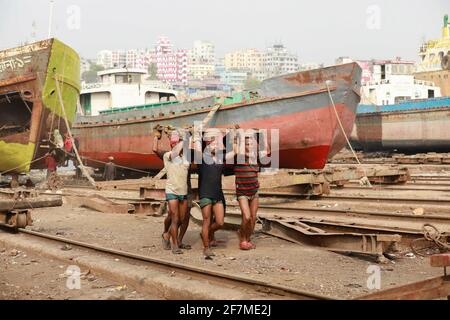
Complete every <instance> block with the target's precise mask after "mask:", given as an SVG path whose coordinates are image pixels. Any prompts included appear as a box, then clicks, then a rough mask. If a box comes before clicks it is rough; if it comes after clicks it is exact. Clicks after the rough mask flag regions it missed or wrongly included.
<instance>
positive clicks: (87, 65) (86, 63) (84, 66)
mask: <svg viewBox="0 0 450 320" xmlns="http://www.w3.org/2000/svg"><path fill="white" fill-rule="evenodd" d="M90 69H91V61H90V60H88V59H86V58H81V59H80V74H83V73H85V72H86V71H89V70H90Z"/></svg>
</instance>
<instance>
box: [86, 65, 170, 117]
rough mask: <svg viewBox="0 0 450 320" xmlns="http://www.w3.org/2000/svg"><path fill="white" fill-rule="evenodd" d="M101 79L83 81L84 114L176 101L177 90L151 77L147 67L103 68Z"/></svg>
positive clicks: (100, 74) (99, 75) (93, 114)
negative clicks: (90, 81) (91, 81)
mask: <svg viewBox="0 0 450 320" xmlns="http://www.w3.org/2000/svg"><path fill="white" fill-rule="evenodd" d="M97 75H98V78H99V82H96V83H83V85H82V87H81V94H80V104H81V108H82V111H83V114H84V115H89V116H96V115H99V114H100V113H101V112H107V111H114V109H120V108H123V107H133V106H140V105H146V104H153V103H159V102H163V101H176V100H177V97H176V95H177V91H175V90H172V88H171V87H170V85H167V84H164V83H163V82H162V81H158V80H147V79H146V77H147V76H148V73H147V71H146V70H142V69H135V68H116V69H108V70H103V71H99V72H98V73H97Z"/></svg>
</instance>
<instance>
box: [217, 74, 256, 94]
mask: <svg viewBox="0 0 450 320" xmlns="http://www.w3.org/2000/svg"><path fill="white" fill-rule="evenodd" d="M248 76H249V74H248V73H247V72H245V71H240V70H225V71H224V72H223V73H222V74H221V75H220V80H221V82H222V83H223V84H225V85H227V86H230V87H234V88H235V89H237V90H239V89H243V87H244V85H245V81H247V79H248Z"/></svg>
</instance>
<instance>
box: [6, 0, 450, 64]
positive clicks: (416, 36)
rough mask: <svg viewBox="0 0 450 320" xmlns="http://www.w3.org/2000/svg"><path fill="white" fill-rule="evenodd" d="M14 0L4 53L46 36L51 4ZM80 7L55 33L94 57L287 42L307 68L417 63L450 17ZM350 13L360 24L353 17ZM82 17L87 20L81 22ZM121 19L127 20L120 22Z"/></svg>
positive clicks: (62, 18) (358, 10) (61, 12)
mask: <svg viewBox="0 0 450 320" xmlns="http://www.w3.org/2000/svg"><path fill="white" fill-rule="evenodd" d="M6 2H7V0H0V3H2V4H3V6H2V7H3V8H4V10H2V13H1V15H2V17H1V18H2V19H0V33H1V36H0V37H1V39H2V43H0V49H1V48H6V47H13V46H16V45H18V44H19V43H20V42H24V41H30V38H31V34H32V33H33V32H35V34H36V35H35V38H36V39H42V38H46V34H47V27H48V11H49V9H48V8H49V1H47V0H36V1H26V0H19V1H15V2H14V3H11V2H10V1H8V2H9V3H8V4H6ZM73 3H74V1H72V2H71V1H68V0H56V1H55V7H54V19H53V35H54V36H56V37H58V38H60V39H61V40H62V41H64V42H66V43H68V44H69V45H71V46H73V47H74V48H75V49H76V50H77V51H78V52H79V53H80V55H81V56H83V57H85V58H89V59H93V58H95V56H96V53H97V52H98V51H100V50H102V49H111V50H114V49H122V48H123V49H134V48H149V47H151V46H152V45H153V43H154V42H155V40H156V39H157V37H158V36H159V35H167V36H168V37H170V38H171V39H172V40H173V43H174V44H175V45H176V47H179V48H190V47H191V45H192V43H193V42H194V41H195V40H198V39H201V40H208V41H211V42H213V43H214V44H215V46H216V52H217V56H221V57H223V56H224V55H225V53H227V52H230V51H234V50H238V49H241V48H257V49H264V48H266V47H268V46H270V45H272V44H275V43H280V42H281V43H283V44H284V45H285V46H286V47H288V48H290V49H291V50H292V51H293V52H294V53H296V54H298V57H299V61H300V62H317V63H322V62H323V63H326V64H331V63H333V62H334V59H335V58H337V57H339V56H350V57H352V58H355V59H371V58H391V57H394V56H401V57H402V58H403V59H407V60H414V61H417V60H418V57H417V51H418V46H419V45H420V43H421V42H422V40H424V39H432V38H436V37H438V36H439V34H440V27H441V20H442V16H443V15H444V14H445V13H448V12H449V11H450V4H449V3H448V1H445V0H442V1H441V0H435V1H432V2H429V3H428V4H427V8H426V12H424V7H423V6H421V5H420V3H421V1H417V0H416V1H406V0H399V1H395V3H392V2H388V1H386V0H380V1H376V2H373V1H366V0H364V1H352V4H351V5H348V6H346V7H343V5H342V2H330V1H316V2H315V3H308V4H306V3H304V2H301V1H288V0H286V1H281V2H280V3H277V6H273V5H272V3H273V2H271V1H258V2H255V1H247V2H243V3H239V4H238V3H237V2H235V1H228V2H226V3H217V4H215V5H214V8H212V7H211V5H210V4H209V2H206V1H189V2H188V1H178V0H172V1H167V2H164V3H159V2H158V3H150V4H149V3H142V2H136V1H134V0H130V1H128V2H127V4H126V10H124V7H121V6H120V5H117V3H118V2H106V1H103V0H98V1H95V2H94V1H89V2H88V1H85V0H82V1H76V2H75V7H73ZM133 4H135V5H134V6H133ZM77 8H78V9H77ZM130 8H131V9H130ZM137 9H139V10H137ZM77 10H78V11H77ZM119 11H120V14H119V13H118V12H119ZM350 11H351V12H350ZM153 12H156V13H155V14H153ZM161 12H169V13H170V14H168V15H164V14H160V13H161ZM187 12H189V15H188V14H187ZM344 12H345V13H346V14H349V16H352V19H346V18H345V16H344V15H343V13H344ZM78 13H79V19H73V16H74V15H76V14H78ZM158 13H159V14H158ZM236 16H238V17H236ZM113 17H115V18H113ZM117 17H123V21H122V22H121V23H118V21H117V20H118V19H120V18H117ZM240 17H242V18H240ZM147 18H148V21H147ZM402 18H403V21H404V23H401V22H402ZM70 19H72V20H74V21H70ZM218 22H219V23H218ZM267 22H269V23H267ZM33 23H35V26H36V27H35V28H34V30H33V28H32V24H33ZM77 23H79V26H78V29H77ZM12 26H14V28H12ZM69 27H71V28H72V29H70V28H69ZM355 35H356V37H355Z"/></svg>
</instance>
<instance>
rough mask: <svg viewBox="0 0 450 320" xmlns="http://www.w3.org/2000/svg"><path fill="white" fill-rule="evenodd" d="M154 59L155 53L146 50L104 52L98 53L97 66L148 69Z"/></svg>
mask: <svg viewBox="0 0 450 320" xmlns="http://www.w3.org/2000/svg"><path fill="white" fill-rule="evenodd" d="M153 57H154V51H152V50H145V49H131V50H102V51H100V52H99V53H97V64H98V65H101V66H103V67H104V68H105V69H110V68H125V67H126V68H139V69H146V68H147V67H148V65H149V64H150V63H151V62H152V59H153Z"/></svg>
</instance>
